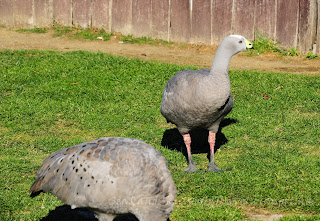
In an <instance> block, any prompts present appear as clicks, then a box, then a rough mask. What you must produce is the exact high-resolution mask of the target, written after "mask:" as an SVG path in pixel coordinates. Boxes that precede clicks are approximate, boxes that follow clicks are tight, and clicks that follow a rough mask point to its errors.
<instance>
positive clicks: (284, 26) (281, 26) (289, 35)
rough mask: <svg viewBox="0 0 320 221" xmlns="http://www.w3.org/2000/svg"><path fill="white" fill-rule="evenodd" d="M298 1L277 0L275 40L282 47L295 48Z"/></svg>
mask: <svg viewBox="0 0 320 221" xmlns="http://www.w3.org/2000/svg"><path fill="white" fill-rule="evenodd" d="M298 10H299V0H290V1H288V0H278V6H277V30H276V37H277V40H278V41H280V42H282V43H283V46H284V47H296V46H297V34H298V33H297V30H298Z"/></svg>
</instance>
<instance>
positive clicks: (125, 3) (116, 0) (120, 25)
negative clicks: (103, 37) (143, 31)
mask: <svg viewBox="0 0 320 221" xmlns="http://www.w3.org/2000/svg"><path fill="white" fill-rule="evenodd" d="M111 16H112V23H111V31H113V32H120V33H122V34H124V35H129V34H131V31H132V5H131V0H112V15H111Z"/></svg>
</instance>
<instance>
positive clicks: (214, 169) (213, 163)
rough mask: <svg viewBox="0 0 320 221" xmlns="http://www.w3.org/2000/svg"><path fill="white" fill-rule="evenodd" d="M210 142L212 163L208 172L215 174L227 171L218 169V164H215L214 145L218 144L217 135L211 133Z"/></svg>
mask: <svg viewBox="0 0 320 221" xmlns="http://www.w3.org/2000/svg"><path fill="white" fill-rule="evenodd" d="M208 142H209V144H210V163H209V165H208V171H213V172H222V171H225V170H224V169H221V168H219V167H217V165H216V163H215V162H214V145H215V142H216V133H213V132H211V131H209V136H208Z"/></svg>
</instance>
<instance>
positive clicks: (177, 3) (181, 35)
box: [170, 0, 191, 42]
mask: <svg viewBox="0 0 320 221" xmlns="http://www.w3.org/2000/svg"><path fill="white" fill-rule="evenodd" d="M170 17H171V19H170V40H171V41H176V42H189V41H190V32H191V24H190V22H191V18H190V0H172V2H171V15H170Z"/></svg>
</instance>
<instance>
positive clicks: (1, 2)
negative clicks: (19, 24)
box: [0, 0, 14, 26]
mask: <svg viewBox="0 0 320 221" xmlns="http://www.w3.org/2000/svg"><path fill="white" fill-rule="evenodd" d="M13 24H14V19H13V4H12V0H0V25H8V26H10V25H13Z"/></svg>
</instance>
